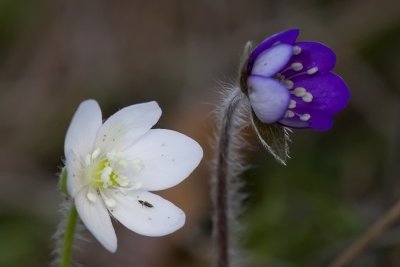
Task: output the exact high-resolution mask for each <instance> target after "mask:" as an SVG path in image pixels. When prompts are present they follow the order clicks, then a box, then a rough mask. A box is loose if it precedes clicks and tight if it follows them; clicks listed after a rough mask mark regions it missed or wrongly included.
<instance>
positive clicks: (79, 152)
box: [64, 100, 102, 158]
mask: <svg viewBox="0 0 400 267" xmlns="http://www.w3.org/2000/svg"><path fill="white" fill-rule="evenodd" d="M101 123H102V121H101V110H100V107H99V104H97V102H96V101H95V100H86V101H83V102H82V103H81V104H80V105H79V107H78V109H77V110H76V112H75V114H74V117H73V118H72V121H71V124H70V125H69V128H68V131H67V135H66V137H65V143H64V153H65V154H67V152H68V151H71V150H72V151H73V153H74V154H75V155H76V156H78V157H82V158H83V157H85V156H86V155H87V154H88V153H90V152H91V150H92V149H93V144H94V142H95V139H96V135H97V132H98V130H99V128H100V126H101Z"/></svg>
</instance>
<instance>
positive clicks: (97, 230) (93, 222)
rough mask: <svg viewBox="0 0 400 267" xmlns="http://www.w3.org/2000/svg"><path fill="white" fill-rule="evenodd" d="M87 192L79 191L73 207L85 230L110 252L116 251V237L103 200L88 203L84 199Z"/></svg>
mask: <svg viewBox="0 0 400 267" xmlns="http://www.w3.org/2000/svg"><path fill="white" fill-rule="evenodd" d="M86 194H87V190H81V192H79V194H77V195H76V197H75V206H76V210H77V211H78V214H79V216H80V218H81V220H82V222H83V223H84V224H85V226H86V228H87V229H88V230H89V231H90V232H91V233H92V234H93V235H94V237H96V239H97V240H98V241H99V242H100V243H101V244H102V245H103V246H104V247H105V248H106V249H107V250H109V251H110V252H115V251H116V250H117V237H116V235H115V231H114V228H113V226H112V223H111V219H110V215H109V214H108V211H107V209H106V207H105V206H104V203H103V200H102V199H101V198H100V197H99V198H98V199H97V200H96V201H95V202H90V201H89V200H88V198H87V197H86Z"/></svg>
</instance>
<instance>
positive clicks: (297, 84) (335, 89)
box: [291, 72, 350, 115]
mask: <svg viewBox="0 0 400 267" xmlns="http://www.w3.org/2000/svg"><path fill="white" fill-rule="evenodd" d="M297 88H304V89H305V90H306V92H307V93H308V94H309V95H308V96H301V95H300V96H296V95H295V94H294V93H296V90H298V89H297ZM291 92H292V96H291V97H292V99H293V100H295V101H296V107H298V108H301V109H305V110H306V109H313V110H320V111H323V112H325V113H327V114H330V115H333V114H335V113H336V112H339V111H340V110H342V109H343V108H344V107H345V106H346V105H347V103H348V102H349V99H350V91H349V88H348V87H347V85H346V83H345V82H344V81H343V79H342V78H341V77H339V76H338V75H336V74H334V73H332V72H328V73H324V74H320V75H315V76H311V77H309V78H308V79H303V80H301V79H300V80H299V81H296V79H294V89H293V90H292V91H291ZM310 97H311V98H310ZM307 98H308V99H307ZM310 99H311V101H310ZM304 100H305V101H304Z"/></svg>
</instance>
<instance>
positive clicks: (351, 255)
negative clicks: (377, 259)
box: [329, 200, 400, 267]
mask: <svg viewBox="0 0 400 267" xmlns="http://www.w3.org/2000/svg"><path fill="white" fill-rule="evenodd" d="M399 218H400V200H398V201H397V202H396V203H395V204H394V205H393V206H392V207H391V208H390V209H389V210H388V211H387V212H386V213H385V214H384V215H383V216H382V217H381V218H380V219H379V220H378V221H377V222H375V223H374V224H373V225H372V226H371V227H370V228H369V229H368V230H367V231H366V232H365V233H364V234H363V235H362V236H361V237H360V238H358V239H357V240H356V241H355V242H354V243H353V244H352V245H351V246H350V247H349V248H348V249H347V250H345V251H344V252H343V253H342V254H341V255H339V257H338V258H336V260H335V261H334V262H333V263H332V264H330V265H329V267H344V266H347V265H349V264H350V263H351V262H352V261H353V260H354V259H355V258H356V257H357V256H359V255H360V254H361V253H362V252H363V251H364V250H365V249H366V248H367V247H368V245H369V244H370V243H371V242H373V241H375V240H376V239H377V238H378V237H380V236H381V235H382V234H383V233H384V232H385V230H387V229H388V228H389V227H390V226H392V225H393V224H394V223H395V222H396V221H397V220H399Z"/></svg>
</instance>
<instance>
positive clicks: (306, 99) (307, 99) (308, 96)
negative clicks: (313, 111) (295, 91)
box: [302, 92, 313, 103]
mask: <svg viewBox="0 0 400 267" xmlns="http://www.w3.org/2000/svg"><path fill="white" fill-rule="evenodd" d="M302 99H303V101H304V102H307V103H309V102H311V101H312V100H313V95H312V94H311V93H309V92H307V93H306V94H305V95H304V96H303V97H302Z"/></svg>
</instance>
